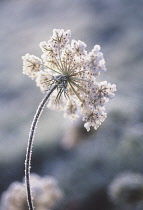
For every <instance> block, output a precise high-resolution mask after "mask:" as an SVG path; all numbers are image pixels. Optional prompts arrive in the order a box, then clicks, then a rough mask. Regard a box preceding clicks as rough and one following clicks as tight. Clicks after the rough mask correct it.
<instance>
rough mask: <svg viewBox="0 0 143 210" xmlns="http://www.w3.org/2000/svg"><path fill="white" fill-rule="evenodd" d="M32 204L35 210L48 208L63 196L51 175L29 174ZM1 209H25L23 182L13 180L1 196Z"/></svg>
mask: <svg viewBox="0 0 143 210" xmlns="http://www.w3.org/2000/svg"><path fill="white" fill-rule="evenodd" d="M31 184H32V190H33V196H34V197H35V200H34V204H35V207H36V209H37V210H50V209H51V208H52V207H53V206H54V205H55V204H56V202H57V201H59V200H60V199H61V198H62V197H63V193H62V191H61V190H60V189H59V187H58V184H57V182H56V180H55V179H54V178H53V177H49V176H45V177H43V178H41V177H39V176H38V175H36V174H32V175H31ZM1 208H2V209H1V210H25V209H27V199H26V192H25V187H24V183H22V182H13V183H12V184H11V185H10V186H9V188H8V189H7V191H5V192H4V193H3V194H2V197H1Z"/></svg>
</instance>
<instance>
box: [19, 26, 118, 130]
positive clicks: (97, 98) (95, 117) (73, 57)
mask: <svg viewBox="0 0 143 210" xmlns="http://www.w3.org/2000/svg"><path fill="white" fill-rule="evenodd" d="M70 37H71V31H70V30H67V31H64V30H63V29H54V30H53V35H52V36H51V38H50V39H49V41H47V42H45V41H44V42H41V43H40V48H41V50H42V52H43V54H42V56H41V59H40V58H38V57H36V56H34V55H30V54H26V55H25V56H23V57H22V59H23V73H24V74H26V75H28V76H29V77H31V78H32V79H34V80H35V81H36V84H37V86H39V87H40V89H41V91H42V92H47V91H48V90H50V89H51V87H52V86H53V85H54V84H57V88H56V89H55V90H54V92H53V93H52V95H51V97H49V99H48V107H49V108H51V109H55V110H60V111H64V116H65V117H69V118H71V119H76V118H77V117H79V115H82V116H83V117H82V120H83V121H85V124H84V127H85V128H86V129H87V131H89V130H90V127H91V126H93V127H94V129H95V130H96V129H97V128H98V127H99V126H100V124H101V123H102V122H103V121H104V120H105V118H106V116H107V114H106V112H105V104H106V102H108V101H109V100H110V99H112V98H113V97H114V92H115V91H116V85H114V84H110V83H107V81H102V82H97V81H96V78H97V77H98V76H99V75H100V73H102V72H105V71H106V66H105V60H104V57H103V53H102V52H101V51H100V50H101V48H100V46H99V45H95V46H94V48H93V50H92V51H91V52H89V53H87V51H86V44H85V43H84V42H82V41H80V40H78V41H76V40H72V41H71V44H70V43H69V38H70Z"/></svg>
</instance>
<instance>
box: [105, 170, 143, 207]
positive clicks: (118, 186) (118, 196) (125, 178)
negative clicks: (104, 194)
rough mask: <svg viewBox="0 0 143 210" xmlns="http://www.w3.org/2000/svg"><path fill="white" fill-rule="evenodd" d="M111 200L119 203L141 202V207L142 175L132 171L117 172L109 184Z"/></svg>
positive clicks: (142, 195) (142, 197) (142, 194)
mask: <svg viewBox="0 0 143 210" xmlns="http://www.w3.org/2000/svg"><path fill="white" fill-rule="evenodd" d="M108 192H109V196H110V198H111V200H112V201H113V202H114V203H116V204H120V205H122V204H123V205H129V206H133V207H135V205H137V204H140V203H142V207H143V175H142V174H138V173H133V172H124V173H121V174H119V175H118V176H117V177H115V179H114V180H113V181H112V182H111V184H110V186H109V191H108Z"/></svg>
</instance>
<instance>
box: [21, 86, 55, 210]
mask: <svg viewBox="0 0 143 210" xmlns="http://www.w3.org/2000/svg"><path fill="white" fill-rule="evenodd" d="M56 87H57V84H55V85H54V86H52V87H51V89H50V90H49V92H48V93H47V94H46V96H45V97H44V98H43V100H42V101H41V103H40V104H39V106H38V109H37V111H36V114H35V116H34V118H33V121H32V124H31V128H30V133H29V139H28V146H27V153H26V160H25V184H26V192H27V202H28V206H29V210H33V209H34V206H33V201H32V192H31V187H30V168H31V155H32V147H33V141H34V133H35V130H36V126H37V123H38V120H39V118H40V115H41V113H42V111H43V108H44V106H45V104H46V102H47V100H48V98H49V97H50V95H51V93H52V92H53V91H54V90H55V89H56Z"/></svg>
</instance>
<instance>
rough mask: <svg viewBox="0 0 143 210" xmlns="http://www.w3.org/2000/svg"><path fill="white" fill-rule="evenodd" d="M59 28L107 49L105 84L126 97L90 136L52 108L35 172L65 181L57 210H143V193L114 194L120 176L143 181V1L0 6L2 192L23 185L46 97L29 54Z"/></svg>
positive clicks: (38, 142) (40, 134) (63, 0)
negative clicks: (31, 73) (35, 121)
mask: <svg viewBox="0 0 143 210" xmlns="http://www.w3.org/2000/svg"><path fill="white" fill-rule="evenodd" d="M54 28H59V29H61V28H63V29H65V30H67V29H70V30H71V32H72V39H75V40H79V39H80V40H81V41H84V42H85V43H86V44H87V50H88V51H90V50H92V48H93V46H94V45H95V44H99V45H101V48H102V52H103V53H104V57H105V60H106V66H107V69H108V71H107V72H105V73H104V74H102V75H101V76H100V77H98V81H102V80H107V81H108V82H111V83H115V84H116V85H117V90H118V91H117V92H116V97H115V98H114V99H113V100H112V101H110V102H109V104H108V105H107V106H106V108H107V113H108V117H107V119H106V120H105V122H104V123H103V124H102V125H101V126H100V128H99V129H98V130H97V131H93V130H92V131H91V132H90V133H87V132H86V130H85V129H84V128H83V124H82V122H81V120H79V121H77V122H75V123H71V122H70V121H69V120H67V119H65V118H63V113H60V112H55V111H51V110H48V109H47V108H45V110H44V112H43V114H42V116H41V119H40V121H39V125H38V129H37V131H36V138H35V142H34V148H33V157H32V169H31V171H32V172H34V173H37V174H39V175H40V176H41V177H43V176H45V175H50V176H52V177H54V178H55V179H57V181H58V183H59V187H60V189H61V190H62V191H63V193H64V197H63V199H62V200H61V201H60V203H59V204H58V205H57V206H56V207H54V208H55V209H57V210H61V209H66V210H87V209H88V210H95V209H97V210H114V209H117V210H119V209H120V210H127V209H129V210H130V209H132V208H133V209H134V210H136V209H140V210H142V209H143V205H142V201H143V190H142V189H141V191H135V192H134V190H133V192H131V193H132V197H131V198H132V199H127V200H128V202H125V203H123V204H122V202H116V201H114V198H112V196H111V193H110V192H109V191H110V186H111V184H112V182H113V180H115V178H116V177H118V176H119V174H121V173H124V172H126V171H128V172H129V173H133V174H140V175H141V176H142V175H143V164H142V163H143V105H142V102H143V94H142V92H143V41H142V40H143V1H142V0H137V1H130V0H116V1H114V0H106V1H104V0H58V1H56V0H36V1H34V0H25V1H18V0H9V1H8V0H5V1H4V0H0V193H1V194H2V193H3V192H4V191H6V190H8V187H9V185H10V184H11V183H12V182H15V181H20V182H21V181H22V179H23V176H24V160H25V152H26V146H27V138H28V133H29V128H30V124H31V122H32V118H33V116H34V113H35V111H36V109H37V107H38V104H39V102H40V101H41V99H42V98H43V94H42V93H41V92H40V90H39V88H38V87H36V86H35V82H34V81H31V79H29V78H28V77H27V76H25V75H23V74H22V60H21V56H23V55H25V54H26V53H30V54H34V55H36V56H41V50H40V48H39V42H41V41H47V40H48V39H49V37H50V36H51V35H52V30H53V29H54ZM131 183H132V182H131ZM142 188H143V184H142ZM129 191H130V190H129ZM128 193H130V192H128ZM137 194H139V195H140V197H137V198H138V199H135V201H136V202H134V198H135V195H137ZM117 197H118V196H117ZM117 200H118V199H117Z"/></svg>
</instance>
